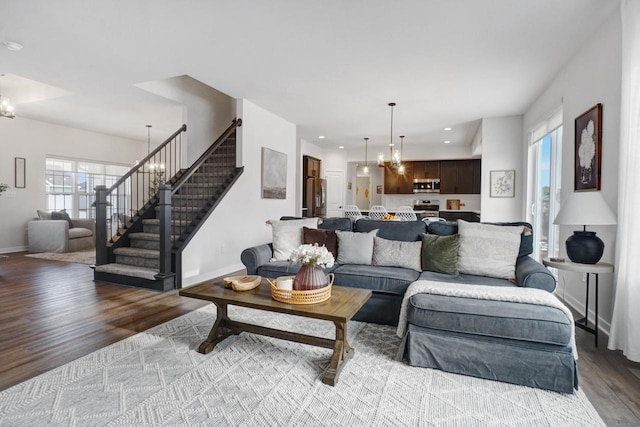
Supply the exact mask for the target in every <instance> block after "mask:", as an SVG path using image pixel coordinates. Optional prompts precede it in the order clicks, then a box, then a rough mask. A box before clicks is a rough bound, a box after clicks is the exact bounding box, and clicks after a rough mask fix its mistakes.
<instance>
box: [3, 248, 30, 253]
mask: <svg viewBox="0 0 640 427" xmlns="http://www.w3.org/2000/svg"><path fill="white" fill-rule="evenodd" d="M27 249H28V247H27V246H14V247H13V248H1V249H0V254H10V253H13V252H24V251H26V250H27Z"/></svg>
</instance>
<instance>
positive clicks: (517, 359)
mask: <svg viewBox="0 0 640 427" xmlns="http://www.w3.org/2000/svg"><path fill="white" fill-rule="evenodd" d="M407 322H408V324H407V334H406V336H405V340H404V342H403V349H401V356H403V358H404V359H406V360H407V361H408V363H409V364H410V365H411V366H420V367H427V368H436V369H441V370H443V371H447V372H453V373H457V374H463V375H471V376H474V377H479V378H485V379H490V380H498V381H504V382H508V383H513V384H519V385H525V386H529V387H537V388H542V389H547V390H553V391H557V392H562V393H573V391H574V389H577V388H578V373H577V365H576V360H575V358H574V354H573V348H572V345H571V342H572V334H573V327H572V320H571V319H568V318H567V316H566V315H565V314H564V313H563V312H562V311H561V310H559V309H557V308H554V307H548V306H540V305H534V304H526V303H519V302H507V301H493V300H486V299H473V298H461V297H456V296H445V295H433V294H416V295H412V296H411V297H410V299H409V305H408V307H407Z"/></svg>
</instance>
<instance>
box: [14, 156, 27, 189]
mask: <svg viewBox="0 0 640 427" xmlns="http://www.w3.org/2000/svg"><path fill="white" fill-rule="evenodd" d="M15 162H16V164H15V166H16V188H25V186H26V173H27V161H26V159H24V158H23V157H16V158H15Z"/></svg>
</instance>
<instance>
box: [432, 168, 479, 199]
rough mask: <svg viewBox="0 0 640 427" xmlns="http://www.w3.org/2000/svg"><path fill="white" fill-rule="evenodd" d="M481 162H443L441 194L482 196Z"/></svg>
mask: <svg viewBox="0 0 640 427" xmlns="http://www.w3.org/2000/svg"><path fill="white" fill-rule="evenodd" d="M481 167H482V166H481V161H480V160H479V159H469V160H441V161H440V193H441V194H480V177H481Z"/></svg>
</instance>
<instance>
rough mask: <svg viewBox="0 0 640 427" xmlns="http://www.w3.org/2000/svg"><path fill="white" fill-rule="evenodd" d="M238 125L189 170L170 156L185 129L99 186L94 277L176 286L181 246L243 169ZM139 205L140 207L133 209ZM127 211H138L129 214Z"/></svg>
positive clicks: (167, 287)
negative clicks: (238, 161) (118, 176)
mask: <svg viewBox="0 0 640 427" xmlns="http://www.w3.org/2000/svg"><path fill="white" fill-rule="evenodd" d="M241 124H242V120H240V119H236V120H234V121H233V123H232V125H231V126H230V127H229V128H228V129H227V130H226V131H225V132H224V133H223V134H222V135H221V136H220V138H218V139H217V140H216V141H215V142H214V143H213V144H212V145H211V146H210V147H209V149H207V151H206V152H205V153H203V154H202V156H200V158H199V159H198V160H196V161H195V162H194V163H193V165H191V166H190V167H189V168H188V169H178V168H177V166H176V165H179V164H180V161H179V159H174V158H171V157H172V153H173V154H176V153H179V152H180V151H181V150H180V149H179V148H180V147H179V146H178V144H179V143H178V142H177V138H178V136H179V135H181V134H182V132H184V131H186V126H183V127H182V128H181V129H179V130H178V131H177V132H176V133H174V135H172V136H171V137H170V138H169V139H167V141H165V143H163V144H161V146H160V147H158V148H157V149H156V150H154V152H152V153H150V154H149V156H147V158H145V159H144V160H143V161H142V162H141V163H140V164H138V165H137V166H136V167H134V168H133V169H132V170H131V171H129V173H127V174H126V175H125V176H124V177H122V178H121V179H120V180H119V181H118V182H117V183H116V184H114V186H112V187H111V188H110V189H106V187H97V188H96V228H97V232H96V266H95V269H94V280H100V281H106V282H111V283H117V284H123V285H129V286H136V287H142V288H147V289H155V290H160V291H166V290H171V289H177V288H180V287H181V276H182V274H181V273H182V271H181V267H182V251H183V249H184V248H185V247H186V245H187V244H188V243H189V241H190V240H191V239H192V238H193V236H194V235H195V234H196V233H197V231H198V229H199V228H200V226H201V225H202V224H203V223H204V221H205V220H206V219H207V217H208V216H209V215H210V214H211V212H213V210H214V209H215V207H216V206H217V205H218V203H220V201H221V200H222V199H223V197H224V196H225V194H226V193H227V192H228V191H229V189H230V188H231V187H232V186H233V184H234V183H235V181H236V180H237V179H238V178H239V177H240V175H241V174H242V172H243V170H244V168H243V167H236V128H237V127H239V126H241ZM163 146H164V148H163ZM159 153H164V154H159ZM158 165H160V167H159V166H158ZM159 171H161V172H159ZM167 172H169V173H168V174H170V175H171V176H170V179H168V180H167V181H166V182H165V179H164V176H165V174H167ZM140 193H143V194H142V197H140V195H141V194H140ZM136 202H137V203H140V204H141V207H140V208H138V209H132V208H130V205H135V204H136ZM114 205H115V206H116V207H115V208H114ZM128 209H130V210H131V211H132V212H135V214H133V215H131V216H127V215H126V212H127V210H128ZM107 218H110V221H107ZM101 223H102V225H101ZM114 223H115V224H114ZM103 230H104V231H107V233H102V234H103V236H100V234H101V232H102V231H103ZM99 242H103V244H99Z"/></svg>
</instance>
